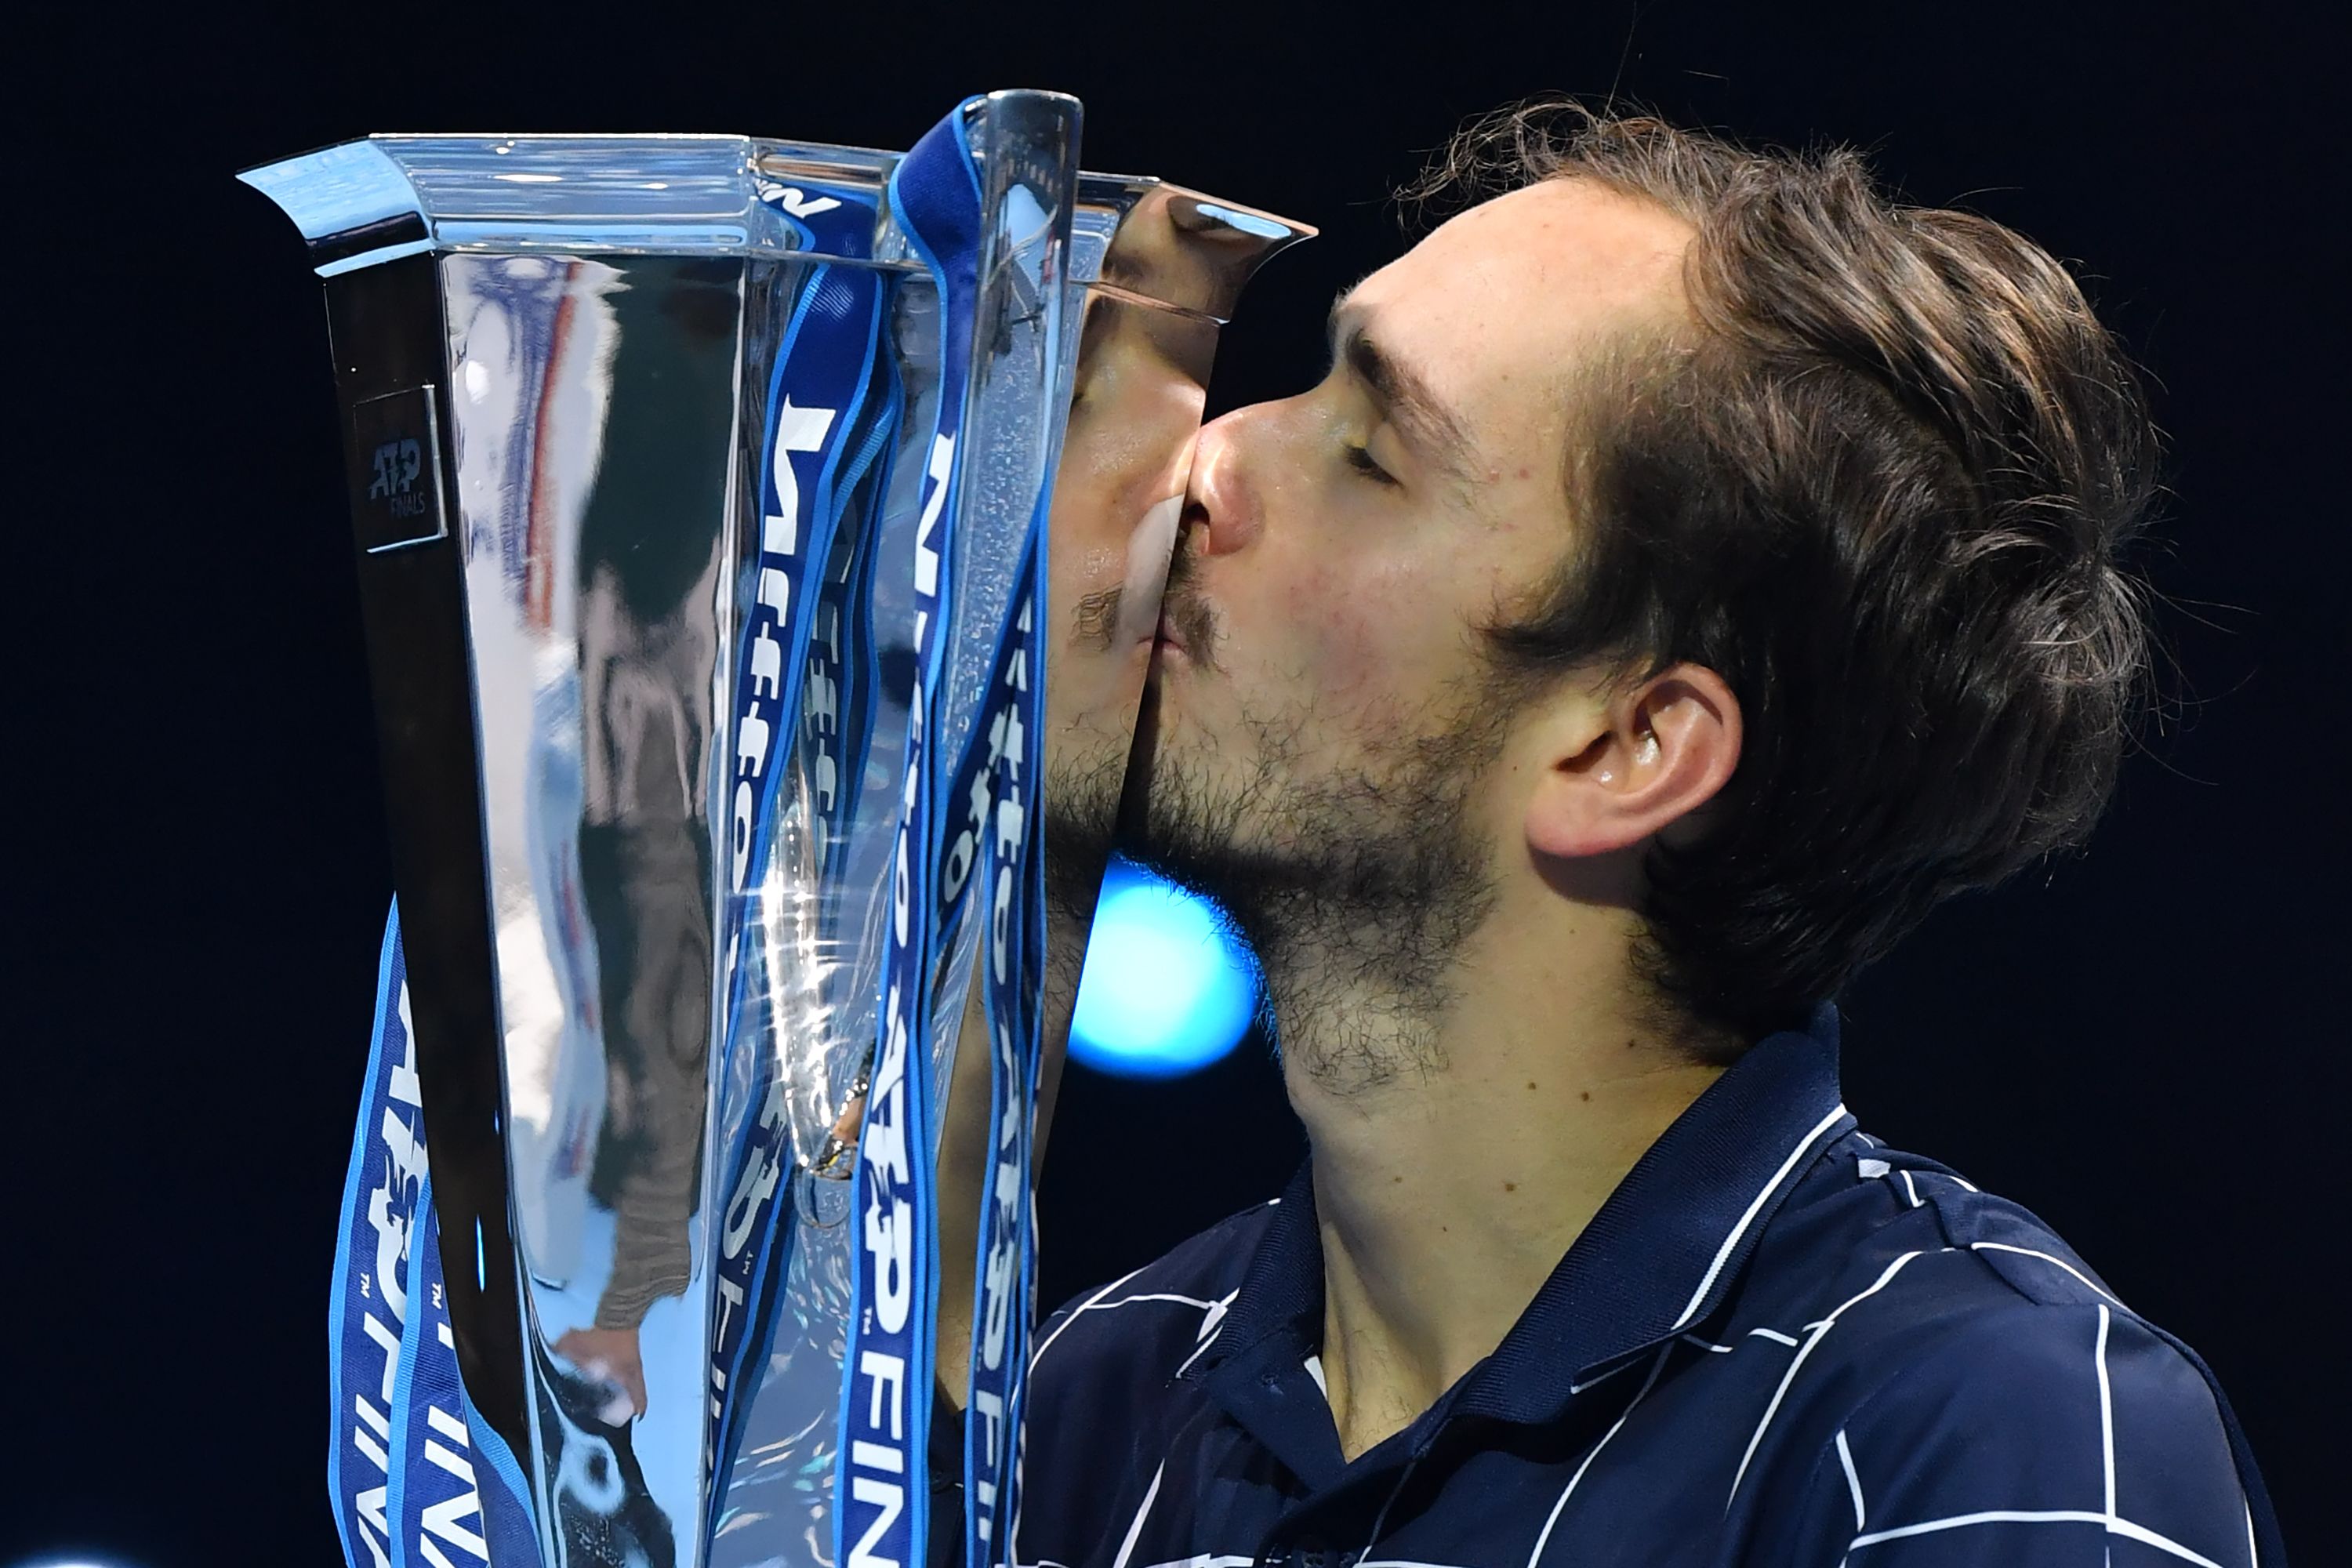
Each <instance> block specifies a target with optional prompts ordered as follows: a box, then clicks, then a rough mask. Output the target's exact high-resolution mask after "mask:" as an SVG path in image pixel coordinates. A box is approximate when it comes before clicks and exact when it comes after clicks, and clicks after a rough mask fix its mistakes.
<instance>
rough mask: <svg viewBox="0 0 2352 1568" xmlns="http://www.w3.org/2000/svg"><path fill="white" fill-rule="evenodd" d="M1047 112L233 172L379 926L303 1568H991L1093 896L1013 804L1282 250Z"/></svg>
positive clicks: (1130, 592) (1103, 758)
mask: <svg viewBox="0 0 2352 1568" xmlns="http://www.w3.org/2000/svg"><path fill="white" fill-rule="evenodd" d="M1079 120H1080V116H1079V106H1078V104H1077V103H1076V100H1072V99H1070V98H1067V97H1065V96H1062V95H1059V94H1055V93H1047V92H1034V91H1014V92H999V93H993V94H990V95H987V96H985V97H978V98H973V99H971V100H968V101H967V102H965V103H963V104H962V105H961V106H960V107H958V108H957V109H956V110H954V112H952V113H950V115H949V116H948V117H947V118H946V119H944V120H943V121H940V123H939V124H938V125H937V126H936V127H935V128H934V129H933V130H932V131H931V132H929V134H927V135H926V136H924V137H923V138H922V139H921V140H920V141H919V142H917V143H916V144H915V145H914V146H913V148H912V149H911V150H910V151H908V152H907V153H903V154H901V153H887V152H879V151H873V150H868V149H863V148H851V147H839V146H829V145H823V144H817V143H807V142H770V141H760V140H751V139H745V138H740V137H719V136H515V137H493V136H377V137H372V138H369V139H368V140H366V141H363V142H350V143H346V144H344V145H341V146H338V147H332V148H329V149H327V150H325V151H322V152H319V153H310V154H307V155H304V156H302V157H298V158H293V159H289V160H287V161H284V162H281V163H274V164H270V165H268V166H266V167H263V168H259V169H256V170H253V171H250V172H248V173H247V174H246V175H245V176H244V178H245V179H246V181H247V183H248V184H252V185H254V186H255V187H256V188H257V189H258V190H260V191H261V192H263V193H264V194H265V195H268V196H269V197H270V198H271V199H272V200H273V201H275V202H276V203H277V204H278V205H279V206H280V207H282V208H283V209H284V210H285V211H286V213H287V214H288V216H290V217H291V218H293V220H294V221H295V223H296V224H297V225H298V226H299V228H300V230H301V232H302V235H303V237H304V238H305V240H306V241H307V242H308V245H309V247H310V258H311V260H312V262H313V265H314V266H315V267H316V269H317V271H318V273H319V275H320V278H321V279H322V280H323V281H324V285H325V289H326V295H327V314H328V323H329V330H330V336H331V347H332V353H333V357H334V367H335V384H336V391H337V395H338V398H339V401H340V403H341V408H342V412H343V416H344V432H345V443H346V455H347V459H348V471H349V482H350V490H351V505H352V520H353V528H354V534H355V541H356V543H357V546H358V565H359V573H360V584H361V593H362V605H363V610H364V616H365V623H366V638H367V647H368V656H369V663H370V668H371V676H372V680H373V690H374V697H375V704H376V711H377V717H378V723H379V735H380V741H381V750H382V757H383V770H384V783H385V795H386V804H387V810H388V814H389V817H390V824H389V826H390V828H391V836H392V846H393V856H394V882H395V886H396V889H397V892H398V902H397V906H396V910H395V915H394V921H393V922H392V923H391V925H390V927H389V928H388V929H387V931H386V936H385V942H384V951H383V965H382V972H381V974H380V981H379V998H378V1004H377V1010H376V1015H377V1016H376V1026H375V1037H374V1042H373V1052H372V1057H371V1063H370V1068H369V1076H368V1090H367V1098H366V1102H365V1104H364V1105H363V1107H362V1116H361V1121H360V1125H359V1129H358V1131H357V1134H356V1137H355V1140H354V1144H353V1150H352V1163H351V1169H350V1175H349V1178H348V1181H347V1184H346V1188H345V1193H344V1203H343V1218H342V1234H341V1245H340V1247H339V1248H338V1254H337V1262H336V1273H335V1279H334V1285H333V1292H332V1294H333V1303H332V1309H331V1311H332V1323H333V1334H334V1346H333V1352H332V1368H333V1395H334V1414H333V1436H332V1445H333V1446H332V1451H331V1459H330V1479H331V1491H332V1500H333V1505H334V1509H335V1513H336V1522H337V1526H338V1528H339V1530H340V1531H341V1535H342V1540H343V1543H344V1552H345V1555H346V1557H347V1559H348V1560H349V1562H350V1563H352V1564H354V1565H357V1564H362V1563H376V1564H383V1563H432V1564H436V1565H439V1568H448V1565H451V1564H461V1563H469V1562H470V1563H495V1564H497V1565H498V1568H513V1565H515V1564H523V1563H530V1564H544V1565H545V1568H556V1565H558V1564H567V1565H568V1564H580V1565H587V1564H598V1565H604V1564H612V1565H616V1568H617V1565H620V1564H646V1565H649V1568H689V1565H694V1564H709V1565H711V1568H733V1565H749V1564H755V1563H756V1564H786V1563H791V1564H799V1563H809V1564H814V1563H899V1564H904V1563H919V1562H926V1561H930V1562H939V1561H951V1560H953V1559H954V1558H955V1556H956V1555H957V1554H958V1553H961V1555H962V1557H963V1559H964V1560H965V1561H967V1562H969V1563H971V1564H973V1565H974V1568H982V1565H985V1564H988V1563H995V1562H999V1561H1003V1545H1002V1543H1003V1542H1004V1540H1005V1537H1006V1533H1007V1531H1006V1530H1005V1529H1004V1528H1003V1525H1004V1522H1005V1521H1009V1520H1010V1519H1011V1518H1012V1517H1013V1510H1014V1509H1015V1508H1016V1507H1017V1504H1018V1497H1017V1488H1018V1477H1019V1454H1020V1446H1019V1431H1020V1415H1021V1409H1022V1403H1021V1401H1022V1389H1023V1373H1024V1367H1025V1364H1026V1361H1027V1354H1028V1351H1027V1335H1028V1331H1029V1329H1030V1326H1031V1321H1032V1309H1031V1304H1030V1300H1029V1295H1030V1283H1031V1279H1032V1274H1033V1269H1032V1264H1031V1258H1032V1254H1033V1248H1032V1240H1031V1236H1030V1230H1029V1226H1030V1215H1031V1204H1030V1201H1029V1193H1030V1180H1031V1173H1032V1168H1033V1165H1032V1161H1033V1154H1034V1150H1033V1145H1032V1139H1033V1128H1034V1106H1035V1101H1036V1099H1037V1096H1038V1093H1039V1090H1040V1082H1039V1079H1040V1077H1041V1072H1040V1061H1041V1044H1040V1042H1041V1038H1042V1037H1044V1036H1045V1035H1046V1034H1049V1033H1052V1032H1055V1031H1059V1030H1065V1029H1066V1027H1067V1019H1068V1009H1069V1006H1070V1002H1071V993H1072V992H1073V990H1074V988H1075V980H1076V973H1077V967H1078V965H1077V951H1076V950H1077V948H1078V947H1079V946H1080V945H1082V942H1083V923H1082V921H1083V916H1082V914H1081V913H1080V911H1083V910H1084V909H1085V908H1086V907H1087V902H1088V897H1087V895H1088V893H1089V892H1090V889H1091V885H1092V881H1093V880H1094V879H1096V878H1098V876H1099V874H1100V871H1101V868H1102V867H1101V858H1100V857H1101V853H1102V851H1101V849H1100V847H1098V846H1090V845H1089V844H1087V842H1086V841H1085V840H1084V838H1083V837H1073V836H1070V835H1062V836H1060V837H1056V836H1055V833H1054V831H1053V829H1054V826H1055V825H1054V824H1052V823H1050V822H1049V821H1048V820H1047V819H1046V816H1045V811H1044V810H1043V809H1042V807H1043V801H1044V797H1045V794H1046V793H1047V792H1046V788H1045V779H1046V778H1047V777H1049V776H1052V777H1055V778H1068V779H1072V780H1081V781H1090V782H1091V784H1092V786H1093V787H1094V792H1095V793H1096V794H1097V795H1098V794H1099V793H1100V788H1101V785H1102V784H1103V781H1105V780H1110V781H1116V780H1117V779H1118V777H1119V776H1120V774H1121V773H1123V771H1124V769H1125V767H1126V765H1127V760H1128V753H1129V746H1130V743H1131V741H1132V736H1133V732H1134V726H1135V722H1136V716H1137V708H1138V704H1139V700H1140V698H1141V693H1142V689H1143V682H1144V675H1145V669H1146V665H1147V661H1148V659H1149V658H1150V652H1151V647H1152V643H1153V638H1154V631H1155V627H1156V626H1157V624H1158V620H1159V600H1160V590H1161V588H1162V586H1163V584H1164V583H1165V579H1166V574H1167V569H1168V563H1169V558H1170V553H1171V547H1172V545H1173V543H1174V541H1175V538H1176V533H1177V513H1178V510H1179V507H1180V504H1181V498H1182V496H1183V494H1184V491H1185V487H1186V484H1187V479H1188V468H1189V463H1190V459H1191V454H1192V438H1193V437H1194V435H1195V433H1196V432H1197V430H1198V427H1199V423H1200V419H1201V415H1202V403H1203V398H1204V389H1205V384H1206V381H1207V377H1208V373H1209V366H1210V362H1211V358H1212V356H1213V351H1214V347H1215V340H1216V334H1217V329H1218V326H1219V324H1220V323H1221V322H1222V321H1224V320H1226V319H1228V318H1229V317H1230V315H1231V313H1232V308H1233V303H1234V296H1235V294H1236V293H1237V291H1238V290H1239V289H1240V287H1241V286H1242V284H1243V283H1244V281H1246V279H1248V277H1249V275H1250V274H1251V272H1252V271H1253V270H1254V269H1255V268H1256V267H1257V265H1258V264H1259V263H1261V262H1262V261H1264V260H1265V258H1267V257H1268V256H1270V255H1272V254H1273V253H1274V252H1275V251H1276V250H1278V249H1280V248H1282V247H1284V246H1286V245H1288V244H1289V243H1291V242H1292V241H1294V240H1296V239H1297V238H1299V237H1304V236H1305V235H1307V233H1309V232H1311V231H1309V230H1307V229H1306V228H1305V227H1303V226H1299V225H1297V224H1294V223H1290V222H1287V221H1286V220H1283V219H1279V218H1276V217H1272V216H1267V215H1265V214H1263V213H1260V212H1256V211H1254V210H1251V209H1249V208H1245V207H1241V206H1237V205H1232V204H1228V203H1223V202H1220V201H1215V200H1213V199H1210V198H1208V197H1205V196H1202V195H1198V194H1197V193H1194V192H1192V191H1188V190H1184V189H1181V188H1180V187H1177V186H1173V185H1168V184H1162V183H1160V182H1159V181H1157V180H1152V179H1148V178H1127V177H1119V176H1109V175H1100V174H1087V173H1083V172H1081V171H1080V169H1079V166H1078V140H1079V135H1078V133H1079ZM1049 672H1050V679H1048V674H1049ZM1049 841H1051V842H1053V845H1054V849H1053V853H1052V855H1051V856H1050V857H1049V855H1048V853H1047V848H1046V846H1047V844H1048V842H1049ZM1049 885H1050V886H1051V887H1052V889H1054V893H1053V896H1052V897H1051V899H1049V897H1048V887H1049ZM1049 928H1050V934H1051V940H1050V942H1049ZM975 964H977V966H978V969H979V975H978V978H977V980H975V979H974V978H973V972H974V967H975ZM959 1063H961V1073H959V1072H958V1071H957V1068H958V1064H959ZM951 1081H953V1082H954V1083H956V1084H957V1085H958V1086H959V1088H958V1092H959V1093H970V1094H972V1095H974V1096H983V1095H984V1096H985V1097H987V1102H988V1103H989V1105H990V1107H991V1114H990V1116H989V1117H988V1118H987V1119H986V1121H984V1122H982V1121H980V1120H979V1119H977V1118H971V1119H970V1121H971V1125H973V1126H984V1127H986V1128H988V1129H990V1130H992V1131H991V1133H990V1134H989V1135H988V1136H989V1138H990V1139H991V1140H992V1143H993V1146H992V1147H989V1148H983V1149H978V1150H975V1151H972V1152H971V1158H970V1159H969V1161H968V1162H965V1165H968V1167H969V1172H970V1175H969V1180H966V1179H965V1177H964V1175H963V1174H962V1173H961V1172H962V1171H963V1170H964V1168H965V1165H960V1166H958V1168H957V1169H956V1170H954V1171H950V1170H945V1169H943V1168H942V1167H941V1166H940V1157H941V1156H940V1137H941V1128H942V1123H943V1116H942V1111H943V1108H944V1104H945V1101H946V1100H947V1097H948V1093H949V1089H950V1083H951ZM967 1188H969V1189H970V1190H968V1191H967ZM959 1200H961V1201H959ZM967 1363H968V1366H969V1373H968V1374H967V1373H966V1372H965V1370H964V1368H965V1367H966V1365H967ZM959 1405H961V1407H962V1414H961V1415H958V1414H957V1409H956V1407H957V1406H959Z"/></svg>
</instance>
